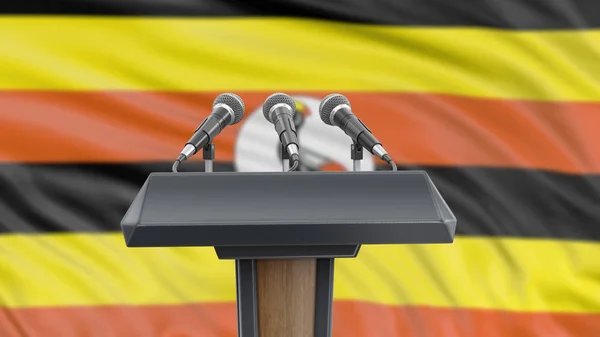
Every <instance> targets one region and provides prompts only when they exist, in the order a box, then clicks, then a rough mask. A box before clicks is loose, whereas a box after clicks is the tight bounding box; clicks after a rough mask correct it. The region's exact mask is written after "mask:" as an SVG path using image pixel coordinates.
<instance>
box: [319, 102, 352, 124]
mask: <svg viewBox="0 0 600 337" xmlns="http://www.w3.org/2000/svg"><path fill="white" fill-rule="evenodd" d="M341 104H346V105H348V106H350V101H349V100H348V99H347V98H346V96H344V95H341V94H331V95H327V96H326V97H325V98H323V100H322V101H321V104H319V115H320V116H321V120H322V121H323V123H325V124H327V125H333V123H332V122H331V114H332V113H333V110H334V109H335V108H337V107H338V106H339V105H341Z"/></svg>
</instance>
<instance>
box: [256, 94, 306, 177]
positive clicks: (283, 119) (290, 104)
mask: <svg viewBox="0 0 600 337" xmlns="http://www.w3.org/2000/svg"><path fill="white" fill-rule="evenodd" d="M295 114H296V102H295V101H294V99H293V98H291V97H290V96H289V95H286V94H282V93H276V94H273V95H271V96H269V97H267V99H266V100H265V103H264V104H263V115H264V116H265V118H266V119H267V120H268V121H269V122H271V123H273V125H275V131H277V135H278V136H279V141H280V142H281V145H282V146H283V148H284V149H285V150H286V151H287V153H288V154H289V155H290V159H291V160H292V161H293V165H292V168H291V169H290V171H293V170H295V169H296V168H297V167H298V165H299V164H300V155H299V153H298V135H297V134H296V126H295V124H294V115H295Z"/></svg>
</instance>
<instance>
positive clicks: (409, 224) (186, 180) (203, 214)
mask: <svg viewBox="0 0 600 337" xmlns="http://www.w3.org/2000/svg"><path fill="white" fill-rule="evenodd" d="M121 228H122V231H123V235H124V238H125V242H126V244H127V246H128V247H181V246H187V247H189V246H212V247H214V248H215V251H216V254H217V256H218V258H219V259H232V260H235V273H236V281H237V282H236V289H237V290H236V291H237V314H238V336H239V337H282V336H286V337H300V336H302V337H330V336H331V330H332V303H333V275H334V259H335V258H352V257H356V256H357V254H358V253H359V250H360V247H361V245H364V244H425V243H451V242H453V240H454V232H455V228H456V218H455V217H454V215H453V214H452V212H451V210H450V209H449V207H448V206H447V205H446V202H445V201H444V199H443V198H442V196H441V195H440V193H439V192H438V190H437V189H436V187H435V185H434V184H433V182H432V181H431V179H430V178H429V176H428V175H427V173H426V172H424V171H376V172H265V173H254V172H253V173H242V172H218V173H217V172H215V173H152V174H150V176H149V177H148V179H147V180H146V182H145V184H144V185H143V187H142V188H141V190H140V191H139V193H138V195H137V196H136V198H135V199H134V200H133V202H132V204H131V206H130V208H129V210H128V211H127V213H126V214H125V216H124V218H123V220H122V222H121ZM198 268H202V266H201V265H199V266H198Z"/></svg>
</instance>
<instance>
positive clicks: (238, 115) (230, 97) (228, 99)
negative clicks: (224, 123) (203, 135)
mask: <svg viewBox="0 0 600 337" xmlns="http://www.w3.org/2000/svg"><path fill="white" fill-rule="evenodd" d="M217 104H225V105H227V106H228V107H230V108H231V110H233V116H234V118H233V121H232V122H231V125H233V124H236V123H239V121H241V120H242V118H244V109H245V107H244V101H242V99H241V98H240V96H238V95H236V94H232V93H225V94H220V95H219V96H217V98H215V101H214V102H213V107H214V106H215V105H217Z"/></svg>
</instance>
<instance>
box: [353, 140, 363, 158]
mask: <svg viewBox="0 0 600 337" xmlns="http://www.w3.org/2000/svg"><path fill="white" fill-rule="evenodd" d="M350 159H352V160H362V159H363V147H362V146H360V145H359V144H358V143H356V142H354V143H353V144H352V145H351V146H350Z"/></svg>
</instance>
